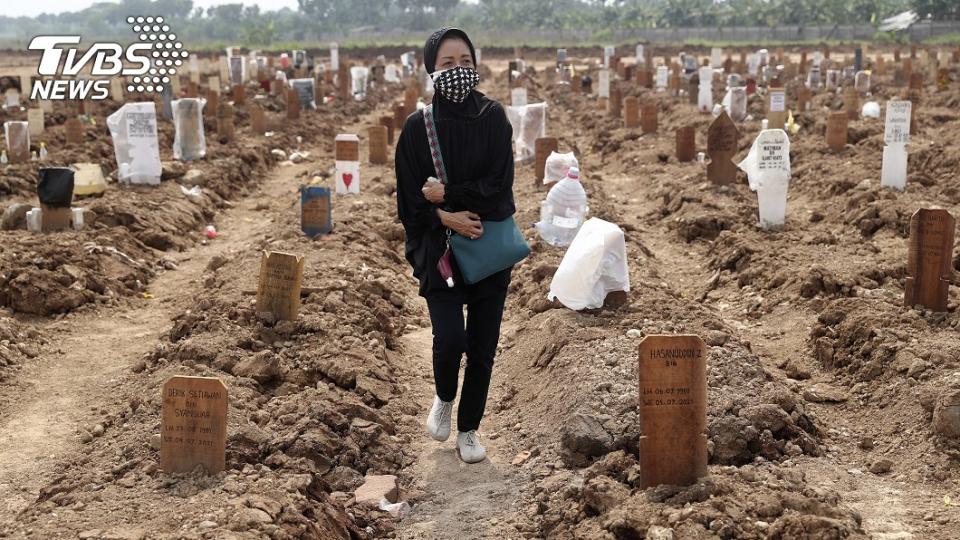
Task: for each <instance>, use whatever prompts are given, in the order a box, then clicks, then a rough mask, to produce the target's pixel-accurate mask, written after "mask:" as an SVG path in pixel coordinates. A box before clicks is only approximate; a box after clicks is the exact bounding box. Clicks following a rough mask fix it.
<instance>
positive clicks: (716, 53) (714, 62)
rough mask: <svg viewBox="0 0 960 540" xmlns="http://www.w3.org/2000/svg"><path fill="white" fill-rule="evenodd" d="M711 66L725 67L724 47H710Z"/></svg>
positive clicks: (716, 67)
mask: <svg viewBox="0 0 960 540" xmlns="http://www.w3.org/2000/svg"><path fill="white" fill-rule="evenodd" d="M710 67H712V68H714V69H720V68H722V67H723V49H721V48H720V47H713V48H712V49H710Z"/></svg>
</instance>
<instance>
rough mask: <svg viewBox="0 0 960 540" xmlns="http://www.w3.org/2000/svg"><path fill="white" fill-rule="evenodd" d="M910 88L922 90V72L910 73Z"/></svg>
mask: <svg viewBox="0 0 960 540" xmlns="http://www.w3.org/2000/svg"><path fill="white" fill-rule="evenodd" d="M910 90H915V91H917V92H920V91H922V90H923V73H921V72H919V71H914V72H912V73H910Z"/></svg>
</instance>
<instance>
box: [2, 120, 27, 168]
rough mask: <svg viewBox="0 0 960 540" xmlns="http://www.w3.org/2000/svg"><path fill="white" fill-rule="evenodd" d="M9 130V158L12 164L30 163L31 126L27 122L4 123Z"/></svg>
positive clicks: (7, 134)
mask: <svg viewBox="0 0 960 540" xmlns="http://www.w3.org/2000/svg"><path fill="white" fill-rule="evenodd" d="M4 126H6V128H7V133H6V136H7V150H8V153H7V157H8V158H9V159H10V163H27V162H29V161H30V126H29V124H28V123H27V122H16V121H12V122H4Z"/></svg>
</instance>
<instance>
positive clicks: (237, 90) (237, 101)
mask: <svg viewBox="0 0 960 540" xmlns="http://www.w3.org/2000/svg"><path fill="white" fill-rule="evenodd" d="M246 102H247V87H246V86H244V85H242V84H235V85H233V104H234V105H243V104H245V103H246Z"/></svg>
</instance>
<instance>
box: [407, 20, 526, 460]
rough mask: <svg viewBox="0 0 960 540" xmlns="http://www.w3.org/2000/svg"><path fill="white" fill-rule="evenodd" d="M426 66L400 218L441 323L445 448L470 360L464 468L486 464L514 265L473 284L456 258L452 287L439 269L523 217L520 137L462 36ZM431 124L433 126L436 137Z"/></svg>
mask: <svg viewBox="0 0 960 540" xmlns="http://www.w3.org/2000/svg"><path fill="white" fill-rule="evenodd" d="M423 62H424V66H425V67H426V70H427V73H429V74H430V76H431V77H432V79H433V81H434V88H435V93H434V96H433V102H432V106H431V107H430V114H429V115H428V116H427V118H425V116H424V111H417V112H416V113H414V114H412V115H410V117H409V118H407V120H406V122H405V124H404V126H403V132H402V133H401V134H400V137H399V139H398V141H397V153H396V173H397V213H398V214H399V216H400V221H401V222H402V223H403V227H404V230H405V232H406V258H407V261H409V262H410V265H411V266H413V275H414V276H415V277H417V278H418V279H419V280H420V295H421V296H423V297H424V298H426V301H427V307H428V309H429V311H430V321H431V324H432V325H433V376H434V382H435V385H436V396H435V397H434V401H433V407H432V408H431V410H430V414H429V416H428V418H427V422H426V425H427V432H428V433H429V434H430V436H431V437H433V438H434V439H436V440H438V441H445V440H447V438H448V437H449V436H450V420H451V416H452V412H453V401H454V399H455V398H456V395H457V382H458V379H459V374H460V360H461V357H462V356H463V354H464V353H466V355H467V362H466V364H467V365H466V369H465V370H464V375H463V387H462V389H461V391H460V404H459V407H458V409H457V431H458V433H457V450H458V451H459V453H460V458H461V459H462V460H463V461H465V462H467V463H476V462H479V461H482V460H483V459H484V457H485V456H486V450H485V449H484V447H483V446H482V445H481V444H480V440H479V439H478V437H477V428H478V427H479V426H480V420H481V419H482V418H483V412H484V407H485V405H486V401H487V390H488V388H489V386H490V376H491V373H492V371H493V359H494V356H495V354H496V351H497V342H498V341H499V338H500V322H501V320H502V318H503V306H504V301H505V299H506V296H507V287H508V286H509V284H510V272H511V270H512V267H508V268H506V269H504V270H501V271H499V272H496V273H494V274H492V275H490V276H489V277H486V278H484V279H482V280H480V281H477V282H475V283H472V284H467V283H466V282H465V280H464V279H463V276H462V273H461V271H460V269H459V268H458V267H457V264H456V261H455V260H454V258H453V257H450V258H449V259H450V262H451V263H452V264H451V266H452V274H453V275H452V279H447V278H448V277H449V275H441V273H440V271H439V270H438V262H439V261H440V259H441V257H443V256H444V254H445V252H446V250H447V245H448V243H447V238H448V234H451V233H455V234H459V235H462V236H464V237H466V238H469V239H473V240H476V239H479V238H481V237H482V236H483V234H484V230H483V224H482V221H483V220H493V221H502V220H505V219H507V218H509V217H510V216H512V215H513V213H514V212H515V210H516V209H515V207H514V204H513V148H512V138H513V130H512V128H511V126H510V122H509V121H508V120H507V116H506V114H505V112H504V110H503V107H502V106H501V105H500V104H499V103H498V102H496V101H493V100H491V99H489V98H487V97H486V96H484V95H483V94H482V93H480V92H478V91H476V90H475V88H476V87H477V85H478V84H479V82H480V76H479V74H478V73H477V70H476V62H477V59H476V53H475V51H474V48H473V43H472V42H471V41H470V38H469V37H467V34H466V33H465V32H464V31H463V30H459V29H456V28H444V29H441V30H438V31H436V32H434V33H433V34H432V35H431V36H430V37H429V38H428V39H427V43H426V45H425V46H424V48H423ZM431 117H432V118H431ZM425 120H426V121H429V122H430V123H431V135H432V137H430V138H428V131H427V127H426V124H425ZM433 126H435V128H434V127H433ZM434 134H435V135H434ZM431 139H432V141H433V144H435V145H436V144H439V148H438V149H437V150H438V151H432V150H431ZM441 156H442V157H441ZM434 157H438V158H439V159H440V160H441V161H440V162H435V160H434ZM441 170H442V171H443V173H440V172H439V171H441ZM434 177H437V178H440V179H441V180H443V181H444V182H441V181H433V180H435V178H434ZM428 179H430V180H431V181H428ZM448 231H449V232H448ZM448 255H449V253H448ZM445 259H446V258H445ZM445 274H446V272H445ZM464 307H466V312H467V314H466V324H465V323H464V322H465V321H464Z"/></svg>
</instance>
